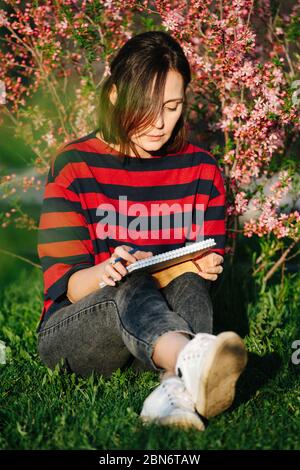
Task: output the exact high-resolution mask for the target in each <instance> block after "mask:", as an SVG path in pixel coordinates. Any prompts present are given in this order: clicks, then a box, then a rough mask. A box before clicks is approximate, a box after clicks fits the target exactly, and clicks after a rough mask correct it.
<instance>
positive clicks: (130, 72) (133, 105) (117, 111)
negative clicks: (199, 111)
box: [97, 31, 191, 158]
mask: <svg viewBox="0 0 300 470" xmlns="http://www.w3.org/2000/svg"><path fill="white" fill-rule="evenodd" d="M170 70H174V71H175V72H178V73H180V74H181V75H182V78H183V81H184V93H186V89H187V86H188V84H189V83H190V81H191V70H190V65H189V62H188V60H187V58H186V56H185V54H184V51H183V49H182V47H181V46H180V44H179V43H178V42H177V41H176V40H175V39H174V38H173V37H172V36H170V35H169V34H168V33H166V32H164V31H147V32H144V33H140V34H137V35H135V36H133V37H132V38H131V39H129V40H128V41H127V42H126V43H125V44H124V45H123V47H122V48H121V49H120V50H119V51H118V52H117V54H116V55H115V57H114V58H113V60H112V62H111V64H110V75H108V77H105V79H104V80H103V82H102V83H101V85H100V88H99V95H98V100H99V101H98V104H97V109H98V118H97V120H98V131H99V132H100V133H101V134H102V136H103V139H104V140H105V141H106V142H107V143H113V144H117V145H119V146H120V154H127V155H128V154H129V153H130V149H132V151H133V152H134V154H135V155H136V157H137V158H140V155H139V153H138V151H137V149H136V148H135V145H134V143H133V142H132V141H130V137H131V136H132V135H133V134H134V133H135V132H136V131H137V129H139V130H140V129H146V128H148V127H149V126H151V125H152V124H153V122H155V120H156V116H157V115H158V114H159V113H160V109H161V108H162V106H163V100H164V88H165V83H166V78H167V74H168V72H169V71H170ZM155 77H156V81H155V85H154V88H153V94H152V96H151V89H152V84H153V80H154V78H155ZM113 84H115V85H116V87H117V94H118V97H117V100H116V102H115V104H114V105H113V104H112V103H111V101H110V99H109V93H110V91H111V89H112V85H113ZM185 113H186V102H185V100H184V103H183V110H182V114H181V116H180V118H179V119H178V121H177V123H176V125H175V127H174V129H173V132H172V135H171V136H170V138H169V140H168V141H167V142H166V143H165V144H164V145H163V146H162V147H161V149H160V150H159V153H160V154H163V153H173V152H174V153H176V152H178V151H180V150H182V148H183V147H184V145H185V143H186V137H187V128H186V123H185V119H186V117H185Z"/></svg>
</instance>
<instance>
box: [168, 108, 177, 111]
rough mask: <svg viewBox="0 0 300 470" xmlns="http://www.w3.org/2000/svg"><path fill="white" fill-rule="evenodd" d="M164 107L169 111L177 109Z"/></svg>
mask: <svg viewBox="0 0 300 470" xmlns="http://www.w3.org/2000/svg"><path fill="white" fill-rule="evenodd" d="M166 109H168V110H169V111H176V110H177V108H166Z"/></svg>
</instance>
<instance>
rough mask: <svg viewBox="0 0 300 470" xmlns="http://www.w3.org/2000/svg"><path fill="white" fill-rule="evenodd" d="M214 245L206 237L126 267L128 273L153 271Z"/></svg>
mask: <svg viewBox="0 0 300 470" xmlns="http://www.w3.org/2000/svg"><path fill="white" fill-rule="evenodd" d="M215 245H216V242H215V240H214V238H208V239H207V240H203V241H200V242H189V244H188V245H186V246H184V247H182V248H176V249H175V250H169V251H166V252H164V253H160V254H159V255H153V256H151V257H150V258H146V259H141V260H138V261H136V262H135V263H132V264H130V265H129V266H127V267H126V268H127V271H128V273H132V272H133V271H147V272H150V273H154V272H156V271H160V270H162V269H165V268H168V267H170V266H174V265H176V264H179V263H183V262H184V261H188V260H193V259H195V258H197V257H198V256H199V255H201V254H203V253H204V252H206V251H208V250H209V249H210V248H211V247H213V246H215ZM106 285H107V284H106V283H105V282H101V283H100V287H104V286H106Z"/></svg>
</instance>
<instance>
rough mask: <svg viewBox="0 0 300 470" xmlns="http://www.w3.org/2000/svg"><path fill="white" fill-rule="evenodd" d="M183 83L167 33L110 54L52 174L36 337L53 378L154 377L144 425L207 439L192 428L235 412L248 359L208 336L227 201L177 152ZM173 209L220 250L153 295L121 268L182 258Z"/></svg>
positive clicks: (182, 240)
mask: <svg viewBox="0 0 300 470" xmlns="http://www.w3.org/2000/svg"><path fill="white" fill-rule="evenodd" d="M190 80H191V74H190V67H189V63H188V61H187V59H186V57H185V55H184V52H183V50H182V48H181V46H180V45H179V44H178V42H177V41H175V39H174V38H172V37H171V36H170V35H169V34H167V33H165V32H162V31H151V32H146V33H142V34H138V35H136V36H134V37H133V38H131V39H130V40H129V41H127V42H126V44H125V45H124V46H123V47H122V48H121V49H120V50H119V52H118V53H117V54H116V56H115V58H114V60H113V61H112V63H111V73H110V75H109V76H108V77H107V78H105V80H104V82H103V83H102V86H101V91H100V95H99V116H98V118H99V119H98V124H99V125H98V128H97V129H96V130H95V131H93V132H91V133H90V134H88V135H85V136H83V137H81V138H78V139H77V140H74V141H72V142H69V143H67V144H65V145H64V146H63V147H62V148H61V149H60V150H59V152H58V155H57V156H56V158H55V160H54V162H53V164H52V165H51V169H50V171H49V175H48V180H47V183H46V187H45V194H44V200H43V208H42V214H41V219H40V227H39V246H38V252H39V256H40V260H41V264H42V266H43V273H44V287H45V289H44V308H43V312H42V315H41V317H40V320H41V321H40V324H39V327H38V329H37V333H38V350H39V354H40V358H41V360H42V361H43V362H44V363H45V364H46V365H47V366H48V367H50V368H54V367H55V365H56V364H57V363H58V362H59V361H60V359H62V358H63V363H64V365H65V368H66V370H69V371H72V372H75V373H76V374H79V375H81V376H83V377H87V376H89V375H90V374H91V373H92V372H93V371H94V372H96V373H98V374H103V375H105V376H107V377H109V376H110V374H111V373H112V372H113V371H114V370H116V369H117V368H119V367H120V368H124V367H128V366H129V365H130V364H131V363H132V361H133V359H134V358H136V359H137V360H139V361H140V362H141V363H142V364H143V365H144V366H145V367H146V369H147V368H148V369H150V370H154V371H157V372H159V373H160V384H159V385H158V387H157V388H156V389H155V390H154V391H152V392H151V393H150V395H149V396H148V397H147V398H146V400H145V402H144V404H143V408H142V410H141V414H140V416H141V418H142V420H143V421H156V422H159V423H162V424H174V425H177V426H183V427H195V428H196V429H198V430H203V429H204V424H203V420H202V419H201V416H202V417H206V418H210V417H212V416H215V415H217V414H218V413H221V412H222V411H224V410H225V409H227V408H228V407H229V406H230V405H231V403H232V401H233V399H234V393H235V384H236V381H237V379H238V377H239V375H240V374H241V372H242V370H243V369H244V367H245V364H246V361H247V353H246V350H245V347H244V344H243V341H242V340H241V338H240V337H239V336H238V335H237V334H235V333H234V332H223V333H221V334H219V335H218V336H215V335H213V333H212V331H213V309H212V303H211V298H210V294H209V288H210V283H211V281H215V280H216V279H217V277H218V275H219V274H220V273H222V271H223V268H222V263H223V255H224V245H225V189H224V184H223V179H222V175H221V172H220V170H219V168H218V164H217V161H216V159H215V158H214V157H213V156H212V154H211V153H209V152H207V151H205V150H203V149H201V148H200V147H197V146H196V145H193V144H191V143H189V142H188V141H187V140H186V126H185V120H184V108H185V104H186V101H185V100H186V90H187V86H188V84H189V83H190ZM136 204H137V205H138V206H136ZM158 204H159V206H160V209H159V211H158V210H157V207H158ZM173 204H175V205H176V206H175V207H176V210H175V212H176V215H177V214H178V213H179V215H180V213H181V214H182V215H184V216H187V215H189V214H192V225H193V226H195V225H197V224H196V223H195V218H194V215H195V211H196V208H198V207H199V205H200V207H201V208H203V209H202V213H203V225H202V227H198V230H199V229H201V230H202V231H201V233H199V235H201V236H202V237H203V239H207V238H214V239H215V241H216V247H215V248H214V249H213V250H210V251H209V252H208V253H206V254H205V256H202V257H201V258H199V259H198V260H197V261H196V263H197V266H198V267H199V273H195V272H185V273H183V274H180V275H179V276H177V277H176V278H174V279H172V281H171V282H169V284H167V285H166V286H164V287H163V288H160V287H159V286H158V285H157V284H156V283H155V280H154V278H153V277H152V276H151V274H150V273H146V272H142V273H141V272H132V273H128V272H127V269H126V266H128V265H129V264H131V263H133V262H135V261H136V260H140V259H144V258H147V257H149V256H153V255H154V254H159V253H163V252H166V251H169V250H173V249H176V248H181V247H183V246H185V244H186V242H187V229H188V228H189V229H190V228H191V227H187V226H186V225H185V224H186V220H187V219H188V217H181V219H180V220H181V222H180V223H179V224H178V217H175V214H174V217H170V208H172V207H174V206H173ZM136 208H138V211H139V212H140V213H141V216H140V217H139V224H140V225H141V230H140V233H139V232H138V231H137V230H136V228H137V224H136V221H135V220H134V219H133V213H134V210H135V211H136ZM178 208H179V209H178ZM160 213H161V214H160ZM104 214H107V215H108V219H107V220H108V222H103V219H102V220H101V215H104ZM160 219H161V221H162V226H163V228H162V229H160V228H159V225H158V223H159V221H160ZM189 220H190V225H191V218H190V219H189ZM166 221H168V222H167V225H168V226H167V227H166ZM127 222H128V226H129V228H128V227H127V226H126V224H127ZM137 235H140V237H139V238H138V236H137ZM191 238H193V237H191ZM191 238H190V239H189V240H191ZM197 240H198V238H197ZM192 241H196V238H195V236H194V238H193V239H192ZM131 248H136V249H137V251H135V252H134V253H130V250H131ZM117 257H120V258H121V261H117V262H115V259H116V258H117ZM120 281H121V282H120ZM101 282H102V283H103V282H104V283H105V286H104V287H103V288H99V284H100V283H101Z"/></svg>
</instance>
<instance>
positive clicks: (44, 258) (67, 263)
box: [38, 171, 94, 302]
mask: <svg viewBox="0 0 300 470" xmlns="http://www.w3.org/2000/svg"><path fill="white" fill-rule="evenodd" d="M58 179H59V180H60V182H58ZM62 181H67V177H66V176H65V175H64V178H62V172H61V171H60V173H59V175H57V177H55V176H54V177H53V176H52V175H51V177H50V172H49V175H48V180H47V182H46V186H45V192H44V199H43V204H42V211H41V217H40V223H39V231H38V255H39V258H40V262H41V265H42V269H43V278H44V294H45V299H48V300H49V301H50V302H51V301H57V300H58V299H59V300H63V298H66V292H67V287H68V281H69V278H70V276H71V275H72V274H73V273H74V272H75V271H78V270H79V269H83V268H88V267H90V266H93V265H94V251H93V244H92V240H91V237H90V233H89V230H88V225H87V221H86V219H85V215H84V211H83V209H82V205H81V202H80V197H79V195H78V194H76V193H75V192H74V191H73V190H70V189H68V188H67V187H66V185H64V184H62Z"/></svg>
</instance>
